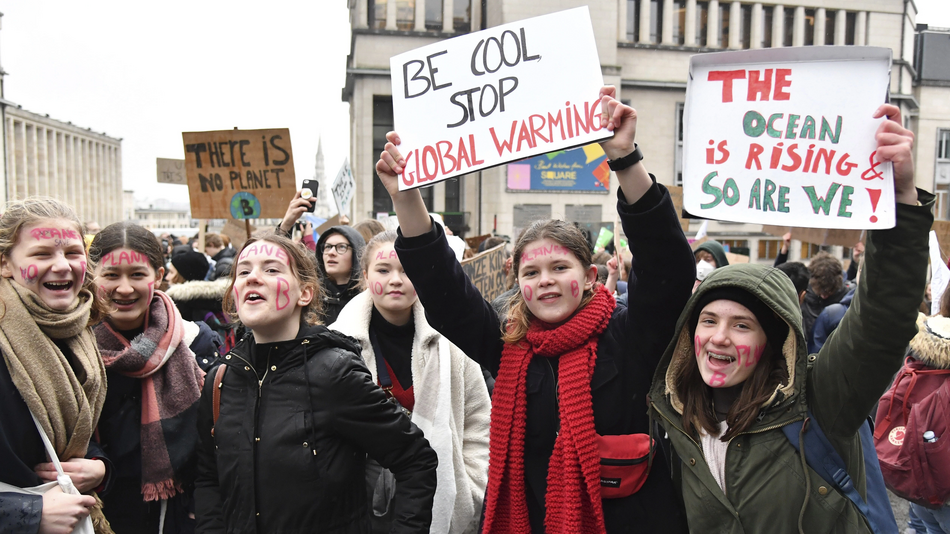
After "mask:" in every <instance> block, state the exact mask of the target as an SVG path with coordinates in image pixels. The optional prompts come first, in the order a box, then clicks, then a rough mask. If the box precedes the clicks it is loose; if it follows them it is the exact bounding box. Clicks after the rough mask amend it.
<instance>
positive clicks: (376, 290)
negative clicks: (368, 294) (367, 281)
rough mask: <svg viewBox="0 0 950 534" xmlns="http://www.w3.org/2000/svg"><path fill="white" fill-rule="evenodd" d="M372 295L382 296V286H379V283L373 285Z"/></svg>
mask: <svg viewBox="0 0 950 534" xmlns="http://www.w3.org/2000/svg"><path fill="white" fill-rule="evenodd" d="M373 293H376V294H377V295H382V294H383V284H381V283H379V282H376V283H375V284H373Z"/></svg>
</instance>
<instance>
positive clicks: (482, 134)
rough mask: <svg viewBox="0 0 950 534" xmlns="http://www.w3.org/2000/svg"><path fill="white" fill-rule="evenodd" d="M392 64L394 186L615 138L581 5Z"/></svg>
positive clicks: (458, 39)
mask: <svg viewBox="0 0 950 534" xmlns="http://www.w3.org/2000/svg"><path fill="white" fill-rule="evenodd" d="M390 70H391V72H392V89H393V121H394V124H395V130H396V131H397V132H398V133H399V137H400V139H401V144H400V145H399V151H400V152H401V153H402V155H403V157H404V158H405V159H406V168H405V169H404V172H403V173H402V174H401V175H400V176H399V189H400V190H406V189H413V188H416V187H420V186H426V185H432V184H434V183H436V182H440V181H442V180H446V179H448V178H452V177H454V176H459V175H463V174H467V173H470V172H473V171H477V170H479V169H486V168H488V167H493V166H496V165H501V164H503V163H507V162H509V161H515V160H519V159H524V158H527V157H531V156H537V155H539V154H545V153H548V152H553V151H557V150H564V149H568V148H572V147H576V146H582V145H586V144H589V143H592V142H595V141H599V140H602V139H606V138H608V137H610V136H612V135H613V134H612V133H611V132H609V131H608V130H607V129H606V128H601V125H600V115H601V106H600V102H599V100H598V94H599V91H600V88H601V87H602V86H603V75H602V74H601V67H600V60H599V59H598V56H597V47H596V44H595V42H594V32H593V29H592V27H591V22H590V13H589V12H588V10H587V7H586V6H585V7H580V8H575V9H569V10H567V11H561V12H558V13H552V14H550V15H544V16H541V17H536V18H532V19H526V20H522V21H519V22H513V23H510V24H504V25H501V26H496V27H493V28H489V29H487V30H483V31H480V32H477V33H472V34H468V35H463V36H459V37H456V38H454V39H449V40H446V41H440V42H438V43H434V44H432V45H428V46H425V47H422V48H418V49H416V50H412V51H410V52H406V53H404V54H400V55H397V56H393V57H392V58H391V59H390Z"/></svg>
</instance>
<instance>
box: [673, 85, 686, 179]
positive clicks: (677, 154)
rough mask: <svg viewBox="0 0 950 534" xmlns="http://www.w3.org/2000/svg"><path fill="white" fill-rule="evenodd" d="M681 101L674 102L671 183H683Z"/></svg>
mask: <svg viewBox="0 0 950 534" xmlns="http://www.w3.org/2000/svg"><path fill="white" fill-rule="evenodd" d="M684 107H685V106H684V104H683V103H682V102H677V103H676V120H675V122H674V124H675V125H676V148H675V149H674V154H673V158H674V161H673V185H678V186H681V187H682V185H683V115H684V113H683V109H684Z"/></svg>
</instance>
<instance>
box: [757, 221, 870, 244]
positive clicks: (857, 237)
mask: <svg viewBox="0 0 950 534" xmlns="http://www.w3.org/2000/svg"><path fill="white" fill-rule="evenodd" d="M762 231H763V232H765V233H767V234H772V235H774V236H776V237H783V236H784V235H785V234H787V233H789V232H791V234H792V239H797V240H799V241H802V242H804V243H811V244H812V245H840V246H842V247H848V248H851V247H853V246H854V245H855V243H857V242H858V241H862V240H863V239H864V231H863V230H841V229H836V228H789V227H788V226H772V225H763V226H762Z"/></svg>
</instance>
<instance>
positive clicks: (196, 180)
mask: <svg viewBox="0 0 950 534" xmlns="http://www.w3.org/2000/svg"><path fill="white" fill-rule="evenodd" d="M181 137H182V141H183V142H184V145H185V173H186V175H187V177H188V193H189V196H190V197H191V216H192V217H194V218H196V219H229V218H230V219H240V220H243V219H259V218H274V219H280V218H282V217H283V216H284V212H286V211H287V204H289V203H290V200H291V199H292V198H293V196H294V193H296V191H297V179H296V177H295V175H294V157H293V152H292V151H291V147H290V130H289V129H287V128H279V129H272V130H218V131H211V132H183V133H182V134H181Z"/></svg>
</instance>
